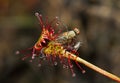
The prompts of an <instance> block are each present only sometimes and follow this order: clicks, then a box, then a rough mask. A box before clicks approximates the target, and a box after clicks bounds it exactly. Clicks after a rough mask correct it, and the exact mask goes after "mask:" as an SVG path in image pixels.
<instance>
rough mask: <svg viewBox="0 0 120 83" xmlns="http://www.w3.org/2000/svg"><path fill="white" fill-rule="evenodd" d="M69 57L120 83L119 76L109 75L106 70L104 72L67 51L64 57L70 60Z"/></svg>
mask: <svg viewBox="0 0 120 83" xmlns="http://www.w3.org/2000/svg"><path fill="white" fill-rule="evenodd" d="M63 53H64V51H63ZM68 55H71V56H70V59H72V60H76V61H77V62H79V63H82V64H84V65H85V66H87V67H89V68H91V69H92V70H94V71H96V72H99V73H100V74H102V75H104V76H106V77H108V78H110V79H112V80H114V81H116V82H119V83H120V78H119V77H118V76H116V75H114V74H112V73H109V72H107V71H105V70H103V69H101V68H99V67H97V66H95V65H93V64H91V63H89V62H88V61H86V60H84V59H82V58H80V57H77V56H76V55H74V54H72V53H70V52H67V51H66V55H64V57H66V58H68Z"/></svg>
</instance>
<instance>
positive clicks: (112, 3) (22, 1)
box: [0, 0, 120, 83]
mask: <svg viewBox="0 0 120 83" xmlns="http://www.w3.org/2000/svg"><path fill="white" fill-rule="evenodd" d="M35 12H40V13H41V14H42V15H43V16H48V17H50V18H51V19H52V17H55V16H59V17H60V19H61V20H62V21H64V23H65V24H66V25H67V26H68V27H78V28H79V29H80V30H81V34H80V41H82V42H83V43H82V46H81V47H80V49H79V53H80V57H82V58H84V59H85V60H87V61H89V62H91V63H93V64H95V65H98V66H99V67H101V68H103V69H105V70H107V71H109V72H112V73H114V74H116V75H118V76H120V0H0V83H115V82H114V81H112V80H110V79H108V78H107V77H105V76H102V75H100V74H99V73H96V72H94V71H93V70H91V69H89V68H87V67H85V66H84V65H82V64H81V66H82V67H83V68H84V69H85V70H86V73H85V74H82V73H81V71H80V70H79V68H77V67H76V66H74V70H75V72H76V75H77V76H76V77H75V78H73V77H72V74H71V72H70V70H69V69H68V70H67V69H63V68H62V66H61V65H58V66H56V67H53V66H51V65H47V64H48V63H47V62H45V63H43V64H42V67H40V68H39V67H37V61H34V62H33V63H30V62H29V61H28V60H26V61H22V60H21V58H22V57H23V55H15V52H16V51H17V50H21V49H26V48H28V47H31V46H33V45H34V43H35V42H36V41H37V38H38V37H39V35H40V32H41V31H40V28H39V25H38V20H37V18H36V17H35V16H34V13H35Z"/></svg>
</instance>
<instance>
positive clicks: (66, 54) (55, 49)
mask: <svg viewBox="0 0 120 83" xmlns="http://www.w3.org/2000/svg"><path fill="white" fill-rule="evenodd" d="M35 15H36V16H37V18H38V20H39V24H40V27H41V29H42V32H41V35H40V37H39V39H38V41H37V42H36V43H35V44H34V46H33V47H31V48H29V49H27V50H22V51H17V52H16V54H24V55H25V56H24V57H23V58H22V60H25V59H26V58H31V61H32V60H34V59H35V58H39V59H40V60H41V59H45V60H48V61H50V62H51V63H53V64H54V65H57V63H58V60H59V62H60V63H61V64H63V67H64V68H66V67H67V68H69V69H70V70H71V73H72V76H73V77H74V76H75V75H76V74H75V72H74V70H73V64H72V62H71V60H72V61H74V62H75V63H76V65H77V66H78V68H79V69H80V70H81V71H82V73H85V70H84V69H83V68H82V67H81V66H80V65H79V63H81V64H84V65H85V66H87V67H89V68H90V69H92V70H94V71H96V72H98V73H100V74H102V75H104V76H106V77H108V78H110V79H112V80H114V81H116V82H120V78H119V77H117V76H116V75H114V74H111V73H109V72H107V71H105V70H103V69H101V68H99V67H97V66H95V65H93V64H91V63H90V62H88V61H86V60H84V59H82V58H80V57H79V53H78V52H77V50H78V48H79V47H80V46H81V42H74V41H75V38H76V36H78V34H80V31H79V29H78V28H73V30H70V31H64V32H63V28H66V27H65V26H64V24H63V23H62V22H61V21H60V20H59V18H58V17H56V18H54V19H53V20H52V21H49V20H48V17H46V19H45V20H43V18H42V15H41V14H39V13H35ZM26 51H29V52H26ZM41 64H42V63H41V61H39V63H38V65H39V66H41Z"/></svg>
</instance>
